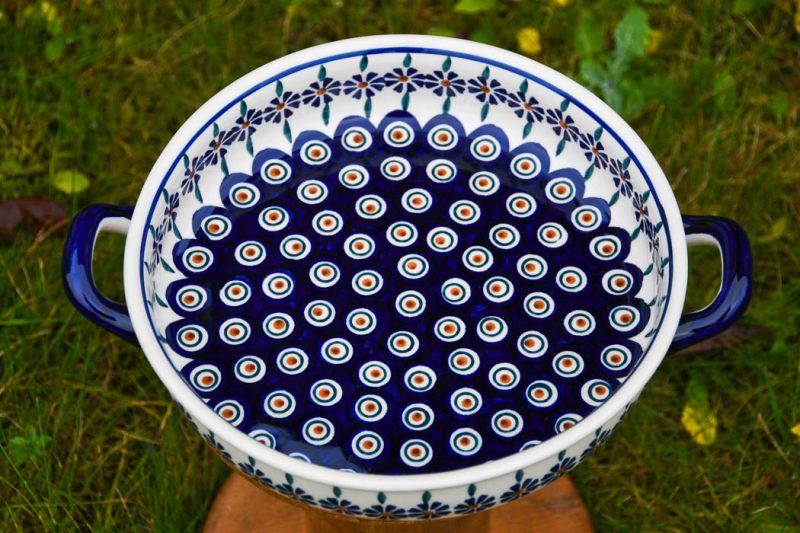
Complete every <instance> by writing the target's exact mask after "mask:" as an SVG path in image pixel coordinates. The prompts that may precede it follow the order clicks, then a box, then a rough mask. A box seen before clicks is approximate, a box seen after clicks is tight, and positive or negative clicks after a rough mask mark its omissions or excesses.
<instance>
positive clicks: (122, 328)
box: [61, 204, 137, 344]
mask: <svg viewBox="0 0 800 533" xmlns="http://www.w3.org/2000/svg"><path fill="white" fill-rule="evenodd" d="M131 215H133V207H130V206H118V205H104V204H98V205H90V206H89V207H86V208H84V209H82V210H81V211H80V212H79V213H78V214H77V215H75V218H74V219H73V220H72V224H71V225H70V227H69V233H68V235H67V241H66V243H65V244H64V257H63V259H62V265H61V269H62V273H61V274H62V278H63V282H64V290H65V291H66V293H67V297H68V298H69V300H70V301H71V302H72V305H74V306H75V307H76V308H77V309H78V311H80V312H81V313H83V315H84V316H86V318H88V319H89V320H91V321H92V322H95V323H96V324H99V325H100V326H102V327H104V328H106V329H107V330H109V331H110V332H111V333H114V334H116V335H118V336H119V337H122V338H123V339H125V340H126V341H128V342H130V343H133V344H137V342H136V335H135V333H134V332H133V325H132V324H131V318H130V315H129V314H128V308H127V307H126V306H125V304H121V303H118V302H115V301H113V300H109V299H108V298H106V297H105V296H103V295H102V294H100V291H98V290H97V287H96V286H95V284H94V279H93V278H92V257H93V256H94V243H95V241H96V240H97V236H98V235H99V233H100V232H101V231H107V232H109V233H119V234H121V235H126V234H127V233H128V226H129V225H130V222H131Z"/></svg>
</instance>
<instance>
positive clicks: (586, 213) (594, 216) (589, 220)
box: [571, 205, 603, 231]
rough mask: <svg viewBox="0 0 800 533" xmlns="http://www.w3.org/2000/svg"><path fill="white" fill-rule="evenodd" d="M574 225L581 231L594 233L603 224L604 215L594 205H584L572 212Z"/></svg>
mask: <svg viewBox="0 0 800 533" xmlns="http://www.w3.org/2000/svg"><path fill="white" fill-rule="evenodd" d="M571 218H572V225H573V226H575V228H577V229H578V230H580V231H594V230H596V229H597V228H599V227H600V224H602V222H603V214H602V213H601V212H600V210H599V209H597V208H596V207H594V206H593V205H584V206H582V207H578V208H577V209H575V210H574V211H572V217H571Z"/></svg>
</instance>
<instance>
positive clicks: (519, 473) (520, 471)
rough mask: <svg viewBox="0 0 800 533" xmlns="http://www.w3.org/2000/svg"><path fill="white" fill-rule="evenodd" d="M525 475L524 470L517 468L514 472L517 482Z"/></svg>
mask: <svg viewBox="0 0 800 533" xmlns="http://www.w3.org/2000/svg"><path fill="white" fill-rule="evenodd" d="M524 476H525V472H523V471H522V470H517V471H516V472H514V479H516V480H517V482H520V481H522V478H523V477H524Z"/></svg>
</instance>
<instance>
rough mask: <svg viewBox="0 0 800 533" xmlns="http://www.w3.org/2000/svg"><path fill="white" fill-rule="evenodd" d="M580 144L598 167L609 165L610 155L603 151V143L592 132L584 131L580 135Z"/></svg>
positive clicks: (587, 157) (585, 154)
mask: <svg viewBox="0 0 800 533" xmlns="http://www.w3.org/2000/svg"><path fill="white" fill-rule="evenodd" d="M579 144H580V146H581V148H582V149H583V155H584V156H586V159H588V160H589V161H590V162H591V163H592V164H593V165H594V166H596V167H597V168H606V167H608V155H607V154H606V153H605V152H604V151H603V143H601V142H600V141H598V140H596V139H595V138H594V135H592V134H591V133H584V134H583V135H581V136H580V140H579Z"/></svg>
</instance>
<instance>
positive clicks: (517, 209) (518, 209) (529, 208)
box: [506, 192, 536, 218]
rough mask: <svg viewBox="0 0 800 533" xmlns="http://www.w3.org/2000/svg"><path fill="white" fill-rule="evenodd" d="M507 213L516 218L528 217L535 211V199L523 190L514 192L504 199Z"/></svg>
mask: <svg viewBox="0 0 800 533" xmlns="http://www.w3.org/2000/svg"><path fill="white" fill-rule="evenodd" d="M506 209H507V210H508V214H510V215H511V216H512V217H517V218H528V217H529V216H531V215H533V214H534V213H535V212H536V200H534V198H533V196H531V195H530V194H528V193H524V192H515V193H514V194H511V195H510V196H509V197H508V199H507V200H506Z"/></svg>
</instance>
